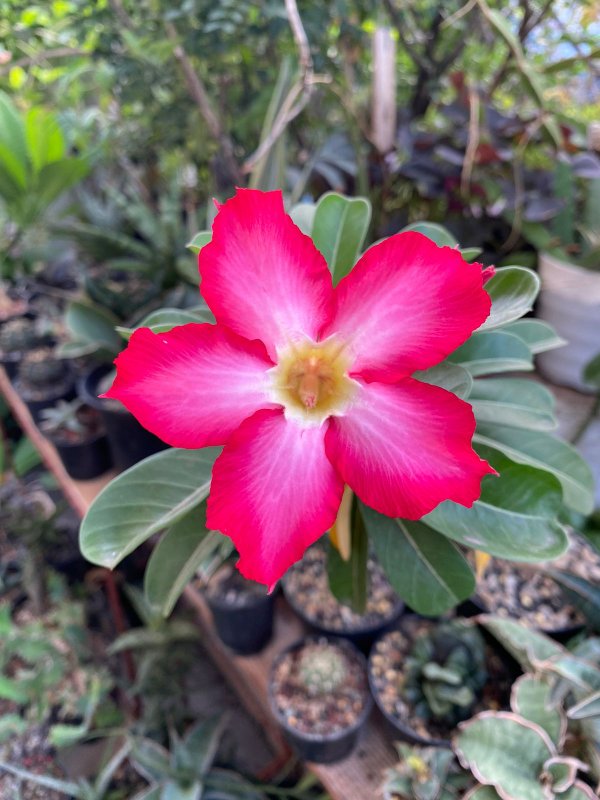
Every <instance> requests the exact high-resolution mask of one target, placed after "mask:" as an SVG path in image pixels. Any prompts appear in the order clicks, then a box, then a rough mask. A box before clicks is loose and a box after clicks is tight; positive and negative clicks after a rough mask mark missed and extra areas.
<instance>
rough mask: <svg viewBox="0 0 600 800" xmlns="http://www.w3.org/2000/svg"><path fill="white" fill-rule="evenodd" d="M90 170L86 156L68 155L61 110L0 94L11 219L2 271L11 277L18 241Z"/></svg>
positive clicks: (3, 175)
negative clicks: (22, 105) (25, 104)
mask: <svg viewBox="0 0 600 800" xmlns="http://www.w3.org/2000/svg"><path fill="white" fill-rule="evenodd" d="M88 170H89V164H88V161H87V159H86V158H83V157H81V156H70V155H68V148H67V144H66V142H65V139H64V136H63V134H62V131H61V129H60V125H59V122H58V118H57V116H56V115H55V114H53V113H51V112H49V111H46V110H45V109H43V108H41V107H35V106H34V107H32V108H30V109H29V110H28V111H27V112H25V113H20V112H19V110H18V109H17V108H16V106H15V105H14V103H13V102H12V100H11V99H10V97H9V96H8V95H6V94H5V93H3V92H0V201H1V203H2V207H3V211H4V213H5V215H6V217H7V218H8V221H7V222H5V224H4V229H3V231H2V236H3V239H4V241H3V247H2V249H3V251H4V257H3V262H2V265H1V271H0V275H3V276H4V277H10V276H11V275H12V274H13V272H14V270H15V269H16V267H17V264H18V263H19V259H18V257H17V245H18V244H19V243H20V242H22V240H23V236H24V234H25V233H26V232H27V231H28V230H30V229H31V228H32V227H33V226H34V225H36V224H38V223H39V222H40V221H41V220H42V219H43V218H44V216H45V215H46V214H47V212H48V210H49V208H50V206H51V205H52V203H54V201H55V200H57V199H58V198H59V197H60V196H61V195H62V194H63V193H64V192H66V191H67V190H68V189H70V188H71V187H72V186H74V185H75V184H76V183H78V182H79V181H81V180H82V178H83V177H84V176H85V175H86V174H87V172H88Z"/></svg>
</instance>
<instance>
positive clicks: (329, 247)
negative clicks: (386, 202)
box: [312, 192, 371, 285]
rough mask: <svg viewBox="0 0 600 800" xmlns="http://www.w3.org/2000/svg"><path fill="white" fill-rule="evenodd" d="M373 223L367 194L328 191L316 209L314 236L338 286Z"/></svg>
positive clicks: (351, 264) (354, 260) (357, 254)
mask: <svg viewBox="0 0 600 800" xmlns="http://www.w3.org/2000/svg"><path fill="white" fill-rule="evenodd" d="M370 222H371V204H370V203H369V201H368V200H366V199H365V198H364V197H344V196H343V195H341V194H337V193H336V192H327V194H324V195H323V196H322V197H321V198H320V200H319V202H318V203H317V208H316V211H315V216H314V220H313V227H312V238H313V241H314V243H315V246H316V248H317V250H319V251H320V252H321V253H322V254H323V256H324V257H325V260H326V261H327V265H328V266H329V269H330V271H331V274H332V275H333V283H334V285H335V284H337V283H339V282H340V280H341V279H342V278H344V277H345V276H346V275H347V274H348V273H349V272H350V270H351V269H352V267H353V266H354V264H355V263H356V260H357V258H358V256H359V253H360V250H361V248H362V246H363V243H364V241H365V237H366V235H367V230H368V229H369V223H370Z"/></svg>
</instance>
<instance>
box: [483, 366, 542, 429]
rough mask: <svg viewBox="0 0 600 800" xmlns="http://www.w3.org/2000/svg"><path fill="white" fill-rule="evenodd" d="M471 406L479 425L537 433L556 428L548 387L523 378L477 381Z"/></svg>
mask: <svg viewBox="0 0 600 800" xmlns="http://www.w3.org/2000/svg"><path fill="white" fill-rule="evenodd" d="M469 403H470V404H471V405H472V406H473V412H474V414H475V419H476V420H477V422H480V423H481V422H488V423H498V424H502V425H512V426H513V427H515V428H534V429H536V430H550V429H552V428H555V427H556V420H555V417H554V397H553V395H552V394H551V393H550V392H549V391H548V389H546V387H545V386H542V384H540V383H536V382H534V381H530V380H525V379H522V378H486V379H484V380H482V379H479V380H475V381H473V388H472V389H471V392H470V394H469Z"/></svg>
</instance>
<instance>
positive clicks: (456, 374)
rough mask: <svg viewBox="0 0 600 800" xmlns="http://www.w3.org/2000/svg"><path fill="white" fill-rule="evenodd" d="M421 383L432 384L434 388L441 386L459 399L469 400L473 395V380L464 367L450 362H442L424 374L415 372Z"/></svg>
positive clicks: (423, 372)
mask: <svg viewBox="0 0 600 800" xmlns="http://www.w3.org/2000/svg"><path fill="white" fill-rule="evenodd" d="M413 377H414V378H416V379H417V380H419V381H423V382H424V383H431V384H433V385H434V386H441V387H442V389H447V390H448V391H449V392H452V393H453V394H455V395H457V397H462V398H467V397H469V395H470V393H471V387H472V385H473V379H472V378H471V375H470V373H469V372H467V370H466V369H465V368H464V367H461V366H459V365H458V364H451V363H450V362H449V361H442V362H441V363H440V364H436V365H435V367H430V368H429V369H427V370H423V371H422V372H415V373H414V375H413Z"/></svg>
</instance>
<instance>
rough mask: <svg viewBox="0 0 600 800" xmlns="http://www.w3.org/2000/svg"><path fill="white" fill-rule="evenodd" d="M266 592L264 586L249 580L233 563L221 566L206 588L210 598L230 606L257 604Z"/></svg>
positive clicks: (238, 606)
mask: <svg viewBox="0 0 600 800" xmlns="http://www.w3.org/2000/svg"><path fill="white" fill-rule="evenodd" d="M266 593H267V592H266V589H265V587H264V586H262V585H261V584H260V583H254V581H249V580H247V579H246V578H244V577H243V576H242V575H240V573H239V572H238V571H237V569H236V568H235V567H234V566H233V565H231V564H226V565H225V566H223V567H221V569H220V570H219V571H218V572H217V574H216V575H215V576H214V577H213V578H212V580H211V581H210V583H209V584H208V586H207V588H206V594H207V596H208V598H209V599H210V600H214V601H218V602H220V603H223V604H225V605H227V606H229V607H230V608H245V607H246V606H253V605H256V601H257V599H258V598H259V597H264V596H265V595H266Z"/></svg>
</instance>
